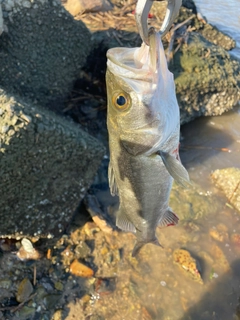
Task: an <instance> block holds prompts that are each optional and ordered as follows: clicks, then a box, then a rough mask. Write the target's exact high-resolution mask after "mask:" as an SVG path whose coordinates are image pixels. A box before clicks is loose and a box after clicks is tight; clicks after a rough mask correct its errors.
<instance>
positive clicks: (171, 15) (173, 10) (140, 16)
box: [135, 0, 182, 45]
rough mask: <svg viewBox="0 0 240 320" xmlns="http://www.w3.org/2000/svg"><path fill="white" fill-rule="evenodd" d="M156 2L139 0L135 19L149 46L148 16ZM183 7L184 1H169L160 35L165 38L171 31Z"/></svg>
mask: <svg viewBox="0 0 240 320" xmlns="http://www.w3.org/2000/svg"><path fill="white" fill-rule="evenodd" d="M153 1H154V0H138V2H137V5H136V10H135V19H136V23H137V28H138V32H139V34H140V36H141V38H142V40H143V41H144V42H145V43H146V44H147V45H149V41H148V36H149V29H148V22H147V20H148V14H149V11H150V9H151V7H152V4H153ZM181 5H182V0H168V6H167V11H166V16H165V18H164V21H163V24H162V27H161V29H160V31H159V32H160V35H161V37H163V36H164V35H165V34H166V33H167V32H168V30H169V29H170V27H171V25H172V23H173V21H174V19H175V18H176V16H177V15H178V12H179V9H180V7H181Z"/></svg>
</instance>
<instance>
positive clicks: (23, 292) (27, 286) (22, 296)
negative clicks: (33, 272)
mask: <svg viewBox="0 0 240 320" xmlns="http://www.w3.org/2000/svg"><path fill="white" fill-rule="evenodd" d="M32 292H33V286H32V284H31V282H30V281H29V279H28V278H24V279H23V280H22V281H21V282H20V284H19V286H18V290H17V294H16V300H17V301H18V302H24V301H25V300H27V299H28V298H29V296H30V295H31V294H32Z"/></svg>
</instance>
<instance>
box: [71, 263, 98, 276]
mask: <svg viewBox="0 0 240 320" xmlns="http://www.w3.org/2000/svg"><path fill="white" fill-rule="evenodd" d="M70 272H71V273H72V274H74V275H75V276H78V277H84V278H89V277H92V276H93V274H94V272H93V270H92V269H91V268H89V267H87V266H86V265H84V264H83V263H81V262H79V261H78V260H77V259H75V260H74V261H73V262H72V263H71V265H70Z"/></svg>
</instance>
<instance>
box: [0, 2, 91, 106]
mask: <svg viewBox="0 0 240 320" xmlns="http://www.w3.org/2000/svg"><path fill="white" fill-rule="evenodd" d="M8 3H10V1H3V3H2V11H3V14H5V13H7V14H6V18H4V24H5V25H6V26H7V28H8V33H5V32H3V33H2V35H1V48H0V65H1V66H2V68H1V74H0V83H1V86H2V87H3V88H4V89H6V90H8V91H9V92H12V93H17V94H20V95H21V96H24V97H28V98H30V99H31V100H32V101H34V102H38V103H39V104H41V105H42V106H50V107H51V108H56V109H58V110H60V108H61V106H63V104H64V100H65V99H66V97H67V96H68V95H69V92H70V90H71V89H72V87H73V83H74V82H75V80H76V78H77V77H78V76H79V72H80V70H81V69H82V67H83V65H84V64H85V61H86V57H87V56H88V54H89V52H90V50H91V48H92V41H91V36H90V33H89V31H88V29H87V28H86V27H85V25H84V24H83V23H82V22H81V21H75V20H74V19H73V17H72V16H71V15H70V14H69V13H68V12H67V11H66V10H65V9H64V8H63V6H61V4H60V1H59V2H58V1H54V0H44V1H43V0H34V1H18V0H14V1H12V3H11V6H10V7H9V6H8ZM0 28H1V26H0ZM60 39H61V41H60ZM86 43H87V45H85V44H86Z"/></svg>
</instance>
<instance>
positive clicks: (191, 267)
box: [173, 249, 203, 284]
mask: <svg viewBox="0 0 240 320" xmlns="http://www.w3.org/2000/svg"><path fill="white" fill-rule="evenodd" d="M173 262H174V263H176V264H177V265H178V266H179V267H180V268H181V269H182V270H184V272H185V273H186V274H187V275H189V276H190V277H191V278H192V279H193V280H195V281H197V282H198V283H200V284H203V281H202V278H201V274H200V272H199V269H198V266H197V261H196V260H195V259H194V258H193V257H192V256H191V254H190V253H189V252H188V251H187V250H184V249H176V250H174V252H173Z"/></svg>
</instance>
